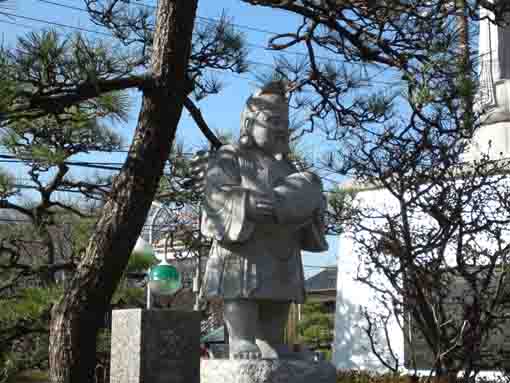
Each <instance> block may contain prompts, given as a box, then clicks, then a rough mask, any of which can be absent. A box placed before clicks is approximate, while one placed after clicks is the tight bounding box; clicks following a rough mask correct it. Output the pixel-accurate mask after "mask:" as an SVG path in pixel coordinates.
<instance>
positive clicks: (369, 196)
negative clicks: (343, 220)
mask: <svg viewBox="0 0 510 383" xmlns="http://www.w3.org/2000/svg"><path fill="white" fill-rule="evenodd" d="M356 200H357V202H359V203H362V204H369V206H370V205H373V206H378V207H380V208H382V209H385V208H389V209H391V208H395V206H396V205H395V201H394V199H393V198H392V197H391V195H390V194H389V193H388V192H387V191H386V190H371V191H365V192H362V193H360V194H358V196H357V197H356ZM357 269H358V259H357V256H356V254H355V248H354V241H353V238H352V233H350V232H346V233H344V234H343V235H341V236H340V239H339V245H338V280H337V289H338V294H337V308H336V315H335V339H334V343H333V363H334V364H335V366H336V367H337V368H338V369H353V368H355V369H358V368H359V369H373V370H383V369H384V367H383V365H382V363H381V362H380V361H379V360H378V359H377V358H376V356H375V354H374V353H373V352H372V351H371V347H370V341H369V339H368V337H367V335H366V334H365V332H364V331H363V330H362V328H364V327H366V325H367V322H366V320H365V319H364V318H363V316H362V315H361V309H362V308H363V307H368V308H371V307H373V306H374V305H375V302H374V298H375V295H374V293H373V291H371V290H370V289H369V288H368V287H367V286H366V285H363V284H362V283H360V282H357V281H355V277H356V274H357ZM389 329H390V334H391V338H392V342H391V347H392V349H393V351H394V353H395V354H396V355H397V356H398V358H399V359H400V364H403V355H404V339H403V334H402V331H401V330H400V328H399V326H398V325H397V323H396V321H393V322H392V323H391V324H390V327H389ZM381 336H382V334H381ZM386 355H387V356H388V354H386Z"/></svg>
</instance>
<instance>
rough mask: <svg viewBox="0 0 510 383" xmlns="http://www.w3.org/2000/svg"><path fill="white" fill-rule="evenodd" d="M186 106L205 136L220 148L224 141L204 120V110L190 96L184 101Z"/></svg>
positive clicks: (214, 145)
mask: <svg viewBox="0 0 510 383" xmlns="http://www.w3.org/2000/svg"><path fill="white" fill-rule="evenodd" d="M184 106H185V107H186V109H187V110H188V112H189V113H190V114H191V117H193V120H194V121H195V123H196V124H197V126H198V127H199V129H200V131H201V132H202V133H203V134H204V136H205V137H206V138H207V140H208V141H209V142H210V143H211V145H212V146H213V148H214V149H219V148H220V147H221V146H222V145H223V143H222V142H221V141H220V140H219V139H218V137H216V135H215V134H214V133H213V132H212V130H211V129H209V126H208V125H207V123H206V122H205V120H204V117H203V116H202V112H200V109H198V108H197V106H196V105H195V103H194V102H193V101H192V100H191V99H190V98H189V97H188V98H186V100H185V101H184Z"/></svg>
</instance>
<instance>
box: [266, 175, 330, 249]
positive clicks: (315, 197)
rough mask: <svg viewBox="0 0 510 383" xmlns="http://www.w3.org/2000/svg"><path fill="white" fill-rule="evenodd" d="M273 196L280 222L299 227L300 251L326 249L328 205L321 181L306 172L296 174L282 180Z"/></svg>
mask: <svg viewBox="0 0 510 383" xmlns="http://www.w3.org/2000/svg"><path fill="white" fill-rule="evenodd" d="M274 193H275V196H276V200H277V203H276V217H277V221H278V223H280V224H284V225H295V226H297V227H298V228H299V231H300V233H299V238H300V241H301V248H302V249H303V250H307V251H316V252H318V251H325V250H327V249H328V243H327V242H326V236H325V225H324V214H325V211H326V207H327V202H326V198H325V197H324V194H323V193H322V182H321V180H320V178H319V177H317V175H315V174H313V173H311V172H307V171H304V172H295V173H292V174H290V175H289V176H287V177H286V178H285V179H283V180H280V182H279V183H278V185H277V186H276V187H275V188H274Z"/></svg>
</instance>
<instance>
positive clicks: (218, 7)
mask: <svg viewBox="0 0 510 383" xmlns="http://www.w3.org/2000/svg"><path fill="white" fill-rule="evenodd" d="M48 1H49V2H50V3H51V2H53V3H57V4H50V3H48ZM142 2H143V3H145V4H151V5H155V3H156V2H155V0H143V1H142ZM58 4H60V5H61V6H59V5H58ZM62 5H64V6H66V5H67V6H71V7H81V8H83V7H84V5H83V2H82V1H81V0H46V1H45V0H11V7H10V9H9V10H8V11H7V12H8V13H11V14H12V15H17V16H5V15H0V35H1V36H2V39H3V41H4V43H5V44H7V45H11V46H12V44H14V43H15V41H16V38H17V36H20V35H23V34H25V33H27V32H29V31H30V30H39V29H42V28H48V27H50V25H49V24H47V23H44V22H38V21H35V20H34V19H39V20H44V21H47V22H52V23H57V24H65V25H69V26H76V27H81V28H85V29H89V30H94V31H99V32H101V29H100V28H99V27H98V26H96V25H94V24H92V23H91V22H90V21H89V20H88V15H87V14H86V13H84V12H81V11H79V10H74V9H69V8H66V7H64V6H62ZM222 12H224V13H226V14H227V16H229V17H231V18H232V19H233V20H232V21H233V23H235V24H237V25H239V26H240V27H239V30H240V31H241V32H243V33H244V35H245V38H246V41H247V42H248V51H249V57H248V60H249V61H256V62H257V63H258V64H256V65H253V66H252V67H251V69H252V70H255V71H256V72H260V71H261V70H263V71H264V70H267V68H268V67H267V66H266V65H270V64H271V63H272V61H273V54H274V53H273V52H271V51H268V50H265V49H263V47H264V46H266V45H267V41H268V39H269V38H270V37H271V34H269V33H267V32H261V31H254V30H252V29H250V27H253V28H257V29H262V30H265V31H272V32H275V33H277V32H289V31H293V30H294V29H295V25H296V24H297V23H298V22H299V21H300V20H299V18H297V17H296V16H295V15H292V14H289V13H286V12H283V11H277V10H272V9H268V8H264V7H254V6H249V5H246V4H245V3H243V2H241V1H239V0H216V1H210V0H201V1H199V9H198V16H200V17H205V18H213V19H217V18H219V17H220V16H221V14H222ZM54 28H56V29H57V30H60V31H61V32H62V33H70V32H73V29H70V28H65V27H63V26H54ZM102 32H103V33H104V32H106V31H104V30H102ZM87 34H88V35H89V36H90V37H94V38H106V37H105V36H104V35H101V34H94V33H87ZM293 50H294V51H298V49H297V48H293ZM296 57H297V56H296V55H294V56H293V55H289V58H296ZM263 64H266V65H263ZM218 76H219V78H221V79H222V81H223V83H224V85H225V87H224V89H223V91H222V92H221V93H220V94H219V95H216V96H211V97H208V98H207V99H205V100H203V101H201V102H200V104H199V107H200V109H201V111H202V113H203V115H204V117H205V119H206V121H207V122H208V124H209V125H210V127H211V128H212V129H214V130H221V131H227V132H228V131H232V132H234V133H237V132H238V130H239V117H240V112H241V110H242V108H243V105H244V102H245V101H246V99H247V98H248V96H249V95H250V94H251V92H253V90H254V89H255V88H256V81H255V79H254V76H253V74H250V73H246V74H243V75H232V74H229V73H221V74H218ZM139 103H140V97H139V94H137V93H135V92H133V108H132V110H131V117H130V119H129V122H128V123H127V124H125V125H122V126H121V125H118V126H116V131H117V132H118V133H119V134H120V135H121V136H122V137H123V139H124V142H125V144H126V145H128V144H129V142H130V141H131V137H132V134H133V131H134V127H135V124H136V117H137V113H138V109H139ZM178 141H180V142H183V143H184V144H185V147H186V149H187V150H188V151H194V150H196V149H197V148H199V147H202V146H204V145H205V144H206V141H205V139H204V138H203V136H202V134H201V133H200V131H199V130H198V128H196V126H195V124H194V123H193V121H192V120H191V119H190V117H189V116H188V115H187V113H184V114H183V118H182V119H181V122H180V125H179V128H178ZM325 144H326V142H325V141H323V140H320V139H318V138H312V139H309V138H307V139H306V143H305V144H304V145H303V148H304V149H305V150H306V151H308V152H310V153H312V155H317V154H318V153H320V152H321V150H322V148H323V147H324V145H325ZM124 155H125V154H123V153H114V154H98V153H94V154H90V155H88V156H87V157H84V156H81V157H79V158H75V159H76V160H88V161H107V162H109V161H111V162H122V161H123V159H124ZM10 170H11V172H13V173H14V174H15V175H16V176H17V177H18V178H21V179H22V178H23V177H25V178H26V175H25V174H24V172H25V170H24V169H23V168H22V167H12V168H11V169H10ZM73 171H74V172H75V174H76V175H82V174H83V172H84V170H83V168H81V169H80V168H76V169H73ZM95 172H97V171H95ZM336 254H337V241H336V238H331V239H330V250H329V251H328V252H327V253H324V254H312V255H304V264H305V265H311V266H325V265H327V266H333V265H336ZM318 271H320V269H319V268H315V267H310V268H306V270H305V272H306V274H307V275H312V274H314V273H316V272H318Z"/></svg>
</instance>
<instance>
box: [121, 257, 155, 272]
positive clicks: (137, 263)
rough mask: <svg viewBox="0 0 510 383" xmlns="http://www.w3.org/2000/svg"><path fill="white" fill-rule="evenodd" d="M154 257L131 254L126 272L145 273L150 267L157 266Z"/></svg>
mask: <svg viewBox="0 0 510 383" xmlns="http://www.w3.org/2000/svg"><path fill="white" fill-rule="evenodd" d="M158 262H159V261H158V260H157V259H156V258H155V257H150V256H147V255H144V254H131V256H130V257H129V262H128V265H127V268H126V271H128V272H130V271H145V270H148V269H149V268H150V267H152V266H154V265H156V264H158Z"/></svg>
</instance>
